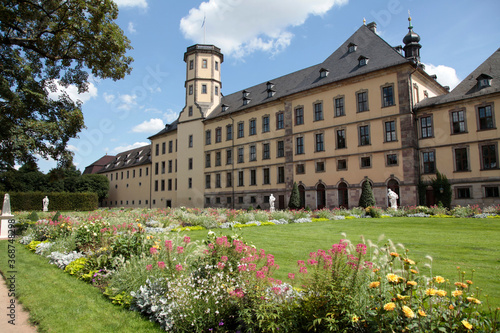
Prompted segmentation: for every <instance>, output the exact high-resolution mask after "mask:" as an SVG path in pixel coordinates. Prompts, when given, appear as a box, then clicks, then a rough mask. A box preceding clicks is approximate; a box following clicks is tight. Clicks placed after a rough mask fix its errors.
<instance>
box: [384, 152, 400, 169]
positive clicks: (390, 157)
mask: <svg viewBox="0 0 500 333" xmlns="http://www.w3.org/2000/svg"><path fill="white" fill-rule="evenodd" d="M385 164H386V165H387V166H395V165H398V155H397V154H387V156H386V163H385Z"/></svg>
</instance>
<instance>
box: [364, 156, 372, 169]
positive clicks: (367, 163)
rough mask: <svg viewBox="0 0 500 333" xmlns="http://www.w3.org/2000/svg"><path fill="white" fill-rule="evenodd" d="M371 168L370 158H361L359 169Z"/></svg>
mask: <svg viewBox="0 0 500 333" xmlns="http://www.w3.org/2000/svg"><path fill="white" fill-rule="evenodd" d="M371 166H372V159H371V157H369V156H368V157H361V167H362V168H370V167H371Z"/></svg>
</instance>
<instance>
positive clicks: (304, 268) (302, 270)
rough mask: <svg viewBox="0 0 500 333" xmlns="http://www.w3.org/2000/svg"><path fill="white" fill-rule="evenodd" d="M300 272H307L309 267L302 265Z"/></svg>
mask: <svg viewBox="0 0 500 333" xmlns="http://www.w3.org/2000/svg"><path fill="white" fill-rule="evenodd" d="M299 273H304V274H305V273H307V268H306V267H304V266H301V267H300V268H299Z"/></svg>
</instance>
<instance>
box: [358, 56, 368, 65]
mask: <svg viewBox="0 0 500 333" xmlns="http://www.w3.org/2000/svg"><path fill="white" fill-rule="evenodd" d="M366 64H368V58H367V57H365V56H360V57H359V58H358V65H359V67H363V66H366Z"/></svg>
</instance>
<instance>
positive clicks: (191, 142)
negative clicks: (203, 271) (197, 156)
mask: <svg viewBox="0 0 500 333" xmlns="http://www.w3.org/2000/svg"><path fill="white" fill-rule="evenodd" d="M188 146H189V148H192V147H193V135H190V136H189V143H188Z"/></svg>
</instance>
